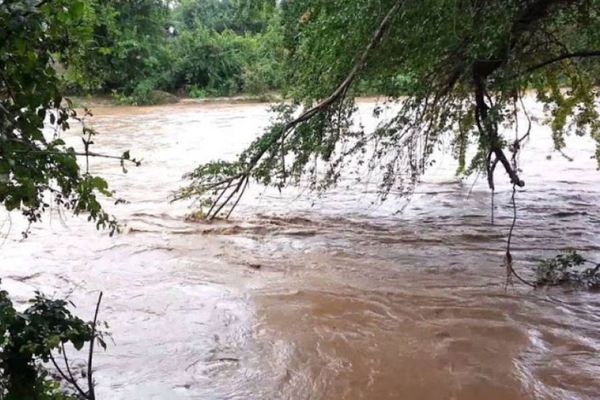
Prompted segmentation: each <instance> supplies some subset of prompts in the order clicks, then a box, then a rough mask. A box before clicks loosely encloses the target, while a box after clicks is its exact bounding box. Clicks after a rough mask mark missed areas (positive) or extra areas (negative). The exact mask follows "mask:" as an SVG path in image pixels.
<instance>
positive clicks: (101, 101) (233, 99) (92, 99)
mask: <svg viewBox="0 0 600 400" xmlns="http://www.w3.org/2000/svg"><path fill="white" fill-rule="evenodd" d="M67 98H68V99H69V100H71V102H72V103H73V106H74V107H75V108H89V109H94V108H105V107H123V106H134V107H152V106H162V105H166V104H243V103H253V104H259V103H273V102H277V101H280V100H282V98H283V97H282V96H281V95H280V94H279V93H275V92H273V93H264V94H260V95H251V94H240V95H236V96H223V97H202V98H195V97H178V96H175V95H171V94H169V96H168V97H167V96H164V97H163V98H164V99H165V100H164V101H158V102H156V103H153V104H149V105H138V104H133V103H128V102H126V101H123V100H122V99H119V98H116V97H113V96H107V95H97V96H96V95H94V96H67Z"/></svg>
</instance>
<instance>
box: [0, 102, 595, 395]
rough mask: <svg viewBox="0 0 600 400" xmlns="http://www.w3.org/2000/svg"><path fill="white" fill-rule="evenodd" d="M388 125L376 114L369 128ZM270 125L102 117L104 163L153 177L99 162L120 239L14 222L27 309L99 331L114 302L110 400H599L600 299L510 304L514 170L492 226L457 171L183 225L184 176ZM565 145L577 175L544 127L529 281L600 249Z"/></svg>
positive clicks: (524, 212)
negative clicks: (129, 158)
mask: <svg viewBox="0 0 600 400" xmlns="http://www.w3.org/2000/svg"><path fill="white" fill-rule="evenodd" d="M372 106H373V104H372V103H369V102H364V103H361V106H360V108H361V114H360V117H359V118H361V119H362V121H361V122H363V123H364V124H365V125H366V126H367V127H368V126H369V125H370V126H372V125H373V123H374V121H372V117H371V116H370V112H369V110H370V109H371V108H372ZM531 107H532V108H533V112H534V113H535V112H536V110H535V109H536V108H537V105H535V104H532V105H531ZM267 109H268V107H267V106H266V105H263V104H178V105H170V106H159V107H148V108H133V107H115V108H99V109H97V110H95V114H96V115H95V116H94V117H93V118H92V119H91V121H90V123H91V125H92V126H93V127H94V128H95V129H97V130H98V131H99V132H100V133H101V134H100V135H99V136H98V137H97V139H96V140H95V142H96V144H95V150H96V151H100V152H110V153H117V154H119V153H121V152H123V151H125V150H128V149H129V150H131V152H132V154H133V155H134V156H135V157H136V158H141V159H142V160H143V163H142V166H140V167H138V168H135V167H131V168H129V171H128V173H126V174H124V173H123V172H122V171H121V168H120V166H119V165H118V163H115V162H113V161H111V160H92V171H93V172H95V173H99V174H101V175H103V176H104V177H106V178H107V179H108V180H109V182H110V185H111V188H112V189H114V190H116V192H117V195H118V196H119V197H123V198H124V199H126V200H127V204H121V205H118V206H114V207H113V206H112V205H111V203H110V202H108V207H109V209H110V211H111V212H114V213H115V215H117V217H118V218H119V220H120V221H121V222H122V223H123V224H124V225H125V229H124V232H123V233H122V234H120V235H116V236H114V237H112V238H111V237H109V236H108V235H107V234H106V233H103V232H98V231H96V230H95V228H94V226H93V224H90V223H88V222H87V221H86V220H85V218H77V217H72V216H70V215H64V214H62V213H61V212H60V211H59V210H54V211H53V212H52V213H50V214H49V215H47V216H46V217H45V220H44V222H43V223H41V224H38V225H34V226H33V227H32V229H31V233H30V235H29V238H28V239H26V240H22V239H21V235H20V232H21V231H22V230H23V229H24V224H23V221H22V220H21V217H20V216H19V215H17V214H14V215H11V216H8V215H3V216H0V224H2V223H3V225H2V230H3V232H4V233H5V234H6V233H7V232H8V234H7V235H6V237H5V239H4V241H3V244H2V248H1V249H2V260H1V261H0V274H1V276H2V280H3V282H2V283H3V287H4V288H6V289H8V290H9V291H10V293H11V294H12V295H13V296H14V297H15V298H16V299H17V300H18V301H21V302H22V301H24V300H25V299H27V298H28V297H29V296H31V294H32V292H33V290H34V289H40V290H42V291H43V292H44V293H46V294H48V295H51V296H69V298H70V299H71V300H72V301H73V302H74V303H75V304H76V305H77V308H76V309H75V312H76V314H77V315H80V316H82V317H85V319H91V317H92V313H93V309H94V305H95V301H96V298H97V295H98V292H99V291H103V292H104V300H103V306H102V309H101V313H100V318H101V319H102V320H104V321H107V322H108V323H109V325H110V328H109V330H110V332H111V334H112V338H113V339H112V341H111V340H109V343H108V344H109V347H108V349H107V350H106V351H102V350H99V351H98V352H97V353H96V355H95V367H96V373H95V378H96V380H97V382H98V387H97V394H98V397H99V398H101V399H145V400H149V399H214V400H217V399H219V400H220V399H239V400H242V399H244V400H245V399H273V400H276V399H298V400H300V399H323V400H327V399H331V400H337V399H340V400H341V399H373V400H386V399H390V400H391V399H407V400H409V399H411V400H412V399H415V400H425V399H432V400H434V399H435V400H437V399H448V400H450V399H456V400H458V399H460V400H479V399H499V400H501V399H502V400H509V399H510V400H512V399H581V400H583V399H597V398H600V378H599V377H600V357H599V355H600V353H599V352H600V297H598V296H597V294H593V293H588V292H583V291H576V290H567V289H544V290H542V289H538V290H532V289H530V288H528V287H524V286H519V285H515V286H509V287H505V270H504V267H503V266H502V264H503V254H504V248H505V240H506V235H507V233H508V229H509V226H510V223H511V218H512V208H511V205H510V201H509V200H510V194H511V187H510V186H508V185H506V184H500V181H504V180H505V177H504V175H503V173H501V172H500V171H499V173H498V178H497V181H498V182H499V187H498V189H497V191H496V196H495V203H494V204H495V224H494V225H491V222H490V192H489V190H488V189H487V186H486V182H485V179H483V178H481V177H480V178H479V179H476V177H471V178H468V179H466V180H459V179H457V178H456V177H455V175H454V171H455V168H456V165H455V162H454V161H452V160H451V159H450V157H449V156H441V155H440V156H438V163H436V164H435V165H434V166H433V167H432V168H431V169H430V170H429V171H428V173H427V174H426V175H425V177H424V178H423V182H422V183H421V184H419V185H418V186H417V188H416V191H415V193H414V195H413V196H412V197H411V199H410V201H409V202H408V203H407V202H406V200H402V199H396V198H394V197H393V196H392V197H391V198H390V199H389V200H388V201H387V202H385V203H383V204H381V203H379V202H378V201H377V199H376V196H375V195H374V193H373V190H372V188H370V187H368V185H364V186H363V185H358V184H356V183H353V182H350V181H348V182H342V184H341V185H340V186H339V187H337V188H336V189H334V190H332V191H330V192H328V193H326V194H325V195H323V196H319V197H317V196H315V195H314V194H311V193H307V192H305V191H302V190H295V189H290V190H284V191H283V192H282V193H279V192H277V191H271V190H264V189H262V188H260V187H251V190H250V191H249V192H248V193H247V195H246V196H245V197H244V199H243V200H242V202H241V203H240V206H239V207H238V209H237V210H236V212H235V213H234V214H233V215H232V217H231V218H230V220H229V221H218V222H214V223H211V224H208V223H202V222H191V221H188V220H186V218H185V217H186V215H187V214H188V213H190V208H189V205H190V202H186V201H182V202H176V203H170V196H171V194H172V193H173V191H175V190H177V189H178V188H179V187H180V186H181V185H183V184H184V181H183V180H182V175H183V174H184V173H186V172H189V171H190V170H192V169H193V168H194V167H195V166H196V165H198V164H199V163H200V162H206V161H210V160H213V159H217V158H225V159H231V158H232V157H234V156H235V155H236V154H237V153H239V152H240V151H241V150H243V149H244V147H245V146H246V145H247V144H248V143H250V142H251V141H252V140H253V139H254V138H255V137H256V135H257V133H259V132H260V131H261V129H262V128H263V127H264V126H266V124H267V123H268V120H269V114H268V111H267ZM537 112H538V114H539V113H541V110H537ZM66 136H67V138H68V139H70V140H79V139H76V138H75V136H73V137H71V136H70V135H69V134H67V135H66ZM74 143H77V142H76V141H75V142H74ZM567 144H568V146H567V149H566V152H567V153H568V154H569V156H572V157H573V158H574V161H568V160H567V159H566V158H564V157H561V156H560V155H558V154H556V153H553V152H552V143H551V140H550V132H549V131H548V129H547V128H545V127H542V126H539V125H538V124H534V126H533V130H532V137H531V140H530V141H529V143H528V144H527V145H526V146H525V149H524V150H523V154H522V156H521V159H522V177H523V179H524V180H525V181H526V186H525V188H524V189H522V190H519V191H518V192H517V194H516V199H517V211H518V221H517V225H516V228H515V237H514V246H513V256H514V258H515V268H516V269H517V270H518V271H520V272H521V273H522V274H523V275H524V276H526V277H531V276H532V268H533V267H534V265H535V260H536V258H540V257H548V256H552V255H554V254H555V253H556V250H557V249H560V248H565V247H576V248H578V249H579V250H580V251H581V252H582V253H584V254H585V255H589V256H590V257H592V258H593V256H594V255H597V254H598V251H599V250H600V209H599V208H598V203H599V201H600V185H599V184H600V172H598V171H597V170H596V164H595V160H594V159H593V158H592V156H593V153H594V147H593V144H592V142H591V140H590V139H587V138H580V137H576V136H573V137H569V138H568V139H567ZM499 170H500V169H499ZM398 211H401V212H398ZM71 357H72V358H74V359H77V357H78V356H77V355H76V354H75V353H72V354H71ZM79 357H83V355H79Z"/></svg>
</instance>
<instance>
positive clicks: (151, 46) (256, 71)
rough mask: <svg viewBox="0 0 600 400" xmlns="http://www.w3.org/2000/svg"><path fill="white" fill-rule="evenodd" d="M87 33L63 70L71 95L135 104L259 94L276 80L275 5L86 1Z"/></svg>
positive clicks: (233, 0) (211, 0)
mask: <svg viewBox="0 0 600 400" xmlns="http://www.w3.org/2000/svg"><path fill="white" fill-rule="evenodd" d="M84 3H85V6H84V10H83V13H84V15H83V17H82V18H81V19H80V20H78V21H75V23H77V24H83V26H85V27H86V29H87V30H88V31H89V35H88V36H87V39H86V40H85V41H83V42H81V43H79V45H78V46H75V47H74V48H73V49H72V52H73V53H74V54H73V57H72V63H71V64H70V65H68V66H67V67H66V69H65V71H64V76H65V81H66V85H67V87H66V89H67V90H68V91H69V92H71V93H92V94H115V95H116V96H117V97H118V98H119V99H122V100H124V101H132V102H136V103H141V104H144V103H147V102H151V101H152V100H153V93H155V91H157V90H160V91H167V92H171V93H176V94H178V95H182V96H193V97H202V96H215V95H216V96H229V95H234V94H237V93H242V92H243V93H251V94H261V93H265V92H268V91H270V90H274V89H278V88H280V87H281V83H282V72H281V62H282V60H283V47H282V41H281V37H282V35H281V33H280V30H281V28H280V27H281V24H280V21H279V14H278V8H277V7H276V6H275V4H274V3H269V2H266V3H261V4H260V6H257V5H256V4H253V2H243V1H240V0H203V1H197V0H181V1H173V2H165V1H163V0H124V1H121V0H86V1H85V2H84Z"/></svg>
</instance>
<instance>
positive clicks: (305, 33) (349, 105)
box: [182, 0, 600, 218]
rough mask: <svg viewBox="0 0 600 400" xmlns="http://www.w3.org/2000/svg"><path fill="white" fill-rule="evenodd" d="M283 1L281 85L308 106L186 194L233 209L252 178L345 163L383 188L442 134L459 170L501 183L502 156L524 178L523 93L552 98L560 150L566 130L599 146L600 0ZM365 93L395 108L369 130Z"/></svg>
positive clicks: (320, 177)
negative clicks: (363, 118)
mask: <svg viewBox="0 0 600 400" xmlns="http://www.w3.org/2000/svg"><path fill="white" fill-rule="evenodd" d="M281 10H282V17H281V18H282V21H283V41H284V45H285V47H286V50H287V54H288V55H289V56H288V59H287V62H286V66H287V67H286V68H285V71H286V76H285V80H286V89H287V94H288V96H290V97H291V99H292V102H293V104H294V105H295V106H296V107H297V108H296V109H297V110H298V112H300V117H297V118H293V115H298V112H296V113H295V114H294V112H293V110H292V111H290V110H289V109H288V108H287V107H286V106H282V107H280V108H279V113H280V114H279V115H278V116H277V117H275V118H274V121H273V124H272V125H271V126H270V127H268V128H267V129H266V130H265V132H264V133H263V135H262V136H261V137H260V138H259V139H258V140H256V141H255V142H254V143H253V144H252V145H251V146H250V147H249V148H248V149H247V150H246V151H245V152H243V153H242V154H241V155H240V157H239V159H238V160H237V161H234V162H233V164H232V165H236V166H237V168H233V169H232V168H229V167H228V168H227V170H228V171H229V172H230V175H228V176H223V174H226V170H219V171H213V170H212V169H210V171H211V172H208V170H204V169H203V168H202V166H201V167H200V168H199V169H198V170H197V171H196V173H195V174H193V181H192V182H191V185H190V188H187V189H184V191H183V192H182V194H183V193H193V194H194V196H199V197H200V198H201V199H203V200H206V199H211V200H217V199H219V200H221V201H225V202H230V204H229V206H230V207H231V206H234V205H235V203H234V202H236V201H237V195H236V196H233V197H230V196H229V192H228V191H236V190H237V192H236V193H239V192H240V191H241V192H243V189H242V188H243V187H245V186H246V185H247V183H248V181H249V180H254V181H258V182H260V183H262V184H268V185H273V186H276V187H283V186H285V185H287V184H294V183H298V182H299V177H300V176H306V177H308V178H309V181H310V186H311V187H312V188H315V189H322V190H324V189H327V188H329V187H331V186H332V185H335V184H336V183H337V181H338V179H339V177H340V176H341V171H342V170H344V171H346V173H354V176H355V178H356V179H357V180H358V179H361V176H362V175H361V173H360V171H361V170H362V169H363V168H364V167H366V168H367V169H368V170H370V171H378V172H379V173H377V174H375V175H374V179H375V178H377V179H378V184H379V190H380V193H381V196H382V198H383V199H385V198H387V196H388V194H390V193H392V192H394V193H407V192H410V191H411V189H412V187H413V186H414V185H415V183H416V182H417V180H418V179H419V176H421V175H422V173H423V172H424V170H425V169H426V168H427V166H428V165H430V163H432V162H433V161H434V160H431V159H430V157H431V154H432V152H433V149H434V148H436V146H438V145H440V144H441V143H443V142H446V143H448V142H451V143H453V147H454V148H453V154H454V155H455V156H456V157H457V158H458V160H459V164H460V165H459V168H458V172H459V173H460V174H468V173H472V172H476V171H483V172H484V173H485V174H486V175H487V177H488V183H489V186H490V188H491V189H492V190H493V189H494V186H495V185H494V177H495V171H496V167H497V166H500V167H501V168H502V169H503V170H504V171H505V172H506V174H507V175H508V179H509V181H510V182H511V183H513V184H514V185H515V186H524V185H525V182H524V181H523V180H522V179H521V178H520V177H519V167H518V165H517V157H516V155H517V153H518V152H519V149H520V148H521V146H522V145H523V144H524V143H525V141H526V139H527V137H528V135H529V131H528V130H526V129H522V127H521V130H520V131H519V132H517V133H516V134H515V129H513V128H515V121H516V118H517V117H518V116H520V117H523V116H524V117H527V118H528V116H529V114H528V113H527V110H526V108H525V106H524V102H523V101H522V98H523V96H524V94H525V93H526V92H528V91H532V92H533V93H535V94H536V95H537V97H538V99H539V100H540V101H541V102H542V103H543V104H544V105H545V111H546V118H547V121H546V123H547V124H548V125H549V126H550V127H551V128H552V132H553V138H554V143H555V147H556V148H557V149H561V148H562V147H563V146H564V138H565V135H566V134H567V133H568V132H571V131H575V132H576V133H577V134H580V135H590V136H591V137H592V138H594V139H595V140H596V142H597V143H598V144H600V135H599V128H600V121H599V120H598V114H597V110H596V109H595V107H594V102H596V101H597V100H598V99H599V98H600V89H598V87H597V76H598V75H597V74H598V72H599V71H600V62H599V60H600V57H599V56H600V40H599V36H598V32H600V12H599V10H600V2H599V1H598V0H579V1H566V0H551V1H547V0H544V1H542V0H502V1H500V0H495V1H478V0H458V1H457V0H427V1H419V2H415V1H403V0H377V1H364V0H350V1H349V0H300V1H284V2H282V3H281ZM365 91H367V92H376V93H380V94H384V95H385V96H386V98H387V103H386V104H384V105H383V106H382V107H380V108H377V109H375V110H374V114H375V116H379V117H381V116H382V115H384V114H383V113H382V111H383V109H384V108H386V107H389V108H390V109H391V110H395V115H394V116H392V117H390V118H385V119H383V118H380V123H379V124H378V126H377V127H376V129H374V130H372V131H365V130H364V129H363V127H361V126H360V125H358V126H357V125H355V124H353V123H352V118H353V116H354V112H355V105H354V99H355V97H356V96H357V95H360V94H361V93H364V92H365ZM470 144H476V147H477V152H476V154H475V155H474V157H472V158H471V159H470V160H469V159H467V156H466V155H467V152H466V148H467V147H468V146H469V145H470ZM597 149H600V146H598V147H597ZM597 154H600V150H597ZM599 162H600V159H599ZM213 165H219V164H218V163H216V164H213ZM599 165H600V164H599ZM349 167H353V168H349ZM200 171H205V172H204V173H199V172H200ZM239 171H242V172H239ZM216 177H218V178H219V179H216ZM215 180H217V181H215ZM224 192H227V195H222V196H221V194H223V193H224ZM228 199H230V200H228ZM212 209H213V210H214V211H216V210H226V209H229V208H224V207H222V206H221V204H220V205H218V206H216V207H213V208H212ZM214 216H215V215H214V214H210V213H209V215H208V217H209V218H212V217H214Z"/></svg>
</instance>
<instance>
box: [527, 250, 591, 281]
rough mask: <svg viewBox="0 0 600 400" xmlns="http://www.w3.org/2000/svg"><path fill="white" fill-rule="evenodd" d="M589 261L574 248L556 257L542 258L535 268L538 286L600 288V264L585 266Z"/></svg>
mask: <svg viewBox="0 0 600 400" xmlns="http://www.w3.org/2000/svg"><path fill="white" fill-rule="evenodd" d="M586 263H589V261H587V260H586V259H585V258H583V257H582V256H581V255H580V254H578V253H577V252H576V251H574V250H566V251H564V252H562V253H561V254H559V255H557V256H555V257H554V258H548V259H545V260H541V261H540V262H539V263H538V265H537V268H536V270H535V274H536V284H537V285H538V286H559V285H572V286H578V287H585V288H587V289H592V290H598V289H600V264H598V265H596V266H595V267H593V268H584V267H583V266H584V265H585V264H586Z"/></svg>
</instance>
